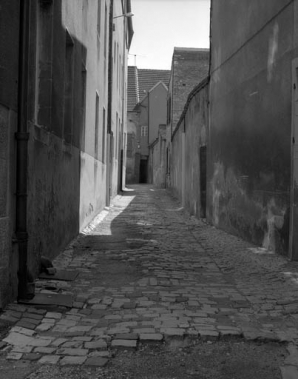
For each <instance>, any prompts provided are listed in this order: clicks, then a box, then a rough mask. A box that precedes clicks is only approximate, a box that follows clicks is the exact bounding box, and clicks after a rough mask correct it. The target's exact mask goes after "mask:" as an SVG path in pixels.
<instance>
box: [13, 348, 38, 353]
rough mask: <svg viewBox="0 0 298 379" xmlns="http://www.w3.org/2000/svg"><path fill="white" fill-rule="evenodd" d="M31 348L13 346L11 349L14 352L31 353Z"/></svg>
mask: <svg viewBox="0 0 298 379" xmlns="http://www.w3.org/2000/svg"><path fill="white" fill-rule="evenodd" d="M32 350H33V347H32V346H14V347H13V349H12V350H11V351H12V352H14V353H31V351H32Z"/></svg>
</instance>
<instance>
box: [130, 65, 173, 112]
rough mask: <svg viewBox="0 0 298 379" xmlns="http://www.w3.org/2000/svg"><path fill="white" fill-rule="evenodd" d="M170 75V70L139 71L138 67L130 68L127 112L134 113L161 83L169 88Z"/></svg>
mask: <svg viewBox="0 0 298 379" xmlns="http://www.w3.org/2000/svg"><path fill="white" fill-rule="evenodd" d="M170 74H171V71H170V70H151V69H138V68H137V67H136V66H128V76H127V110H128V111H133V109H134V107H135V106H136V104H138V103H139V102H140V101H142V100H143V99H144V97H146V96H147V93H148V92H149V91H150V90H151V89H152V88H153V87H155V86H156V85H157V84H159V83H160V82H161V83H162V84H163V85H164V86H166V87H168V85H169V80H170Z"/></svg>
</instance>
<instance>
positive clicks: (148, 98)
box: [126, 66, 170, 184]
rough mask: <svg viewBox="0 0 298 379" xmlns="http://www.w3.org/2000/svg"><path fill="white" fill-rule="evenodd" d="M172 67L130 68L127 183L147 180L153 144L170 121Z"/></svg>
mask: <svg viewBox="0 0 298 379" xmlns="http://www.w3.org/2000/svg"><path fill="white" fill-rule="evenodd" d="M169 77H170V71H169V70H149V69H138V68H137V67H135V66H129V67H128V88H127V161H126V183H128V184H129V183H147V182H149V181H151V180H152V174H151V173H150V172H149V163H148V157H149V145H150V144H151V143H152V142H153V141H155V140H156V139H157V138H158V133H159V125H160V124H165V123H166V102H167V91H168V87H167V86H168V82H169Z"/></svg>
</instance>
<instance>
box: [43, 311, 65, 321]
mask: <svg viewBox="0 0 298 379" xmlns="http://www.w3.org/2000/svg"><path fill="white" fill-rule="evenodd" d="M45 317H46V318H54V319H55V320H59V319H60V318H62V313H58V312H47V313H46V315H45Z"/></svg>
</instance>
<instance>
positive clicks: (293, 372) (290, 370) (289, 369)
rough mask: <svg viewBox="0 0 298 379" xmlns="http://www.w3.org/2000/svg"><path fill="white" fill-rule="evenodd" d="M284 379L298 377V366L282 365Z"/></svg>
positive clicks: (295, 378)
mask: <svg viewBox="0 0 298 379" xmlns="http://www.w3.org/2000/svg"><path fill="white" fill-rule="evenodd" d="M280 371H281V376H282V379H297V378H298V367H297V366H284V367H280Z"/></svg>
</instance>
